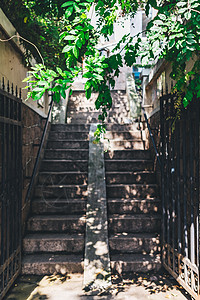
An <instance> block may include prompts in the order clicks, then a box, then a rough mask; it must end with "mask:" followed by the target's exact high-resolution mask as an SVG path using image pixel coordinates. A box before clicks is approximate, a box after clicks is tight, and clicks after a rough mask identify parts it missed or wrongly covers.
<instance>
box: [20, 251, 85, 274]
mask: <svg viewBox="0 0 200 300" xmlns="http://www.w3.org/2000/svg"><path fill="white" fill-rule="evenodd" d="M55 273H57V274H63V275H64V274H70V273H83V255H77V254H76V255H61V254H59V255H55V254H53V253H52V254H38V255H34V254H32V255H25V256H24V257H23V260H22V274H24V275H25V274H26V275H28V274H33V275H50V274H55Z"/></svg>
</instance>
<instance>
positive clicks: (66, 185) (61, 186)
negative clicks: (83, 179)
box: [36, 183, 87, 188]
mask: <svg viewBox="0 0 200 300" xmlns="http://www.w3.org/2000/svg"><path fill="white" fill-rule="evenodd" d="M44 187H48V188H67V187H79V188H81V187H87V184H86V183H85V184H62V183H61V184H54V185H53V184H51V185H48V184H46V185H39V184H38V185H37V186H36V188H44Z"/></svg>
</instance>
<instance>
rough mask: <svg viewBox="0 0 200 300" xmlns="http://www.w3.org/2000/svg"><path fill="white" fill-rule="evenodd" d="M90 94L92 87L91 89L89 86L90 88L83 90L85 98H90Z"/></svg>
mask: <svg viewBox="0 0 200 300" xmlns="http://www.w3.org/2000/svg"><path fill="white" fill-rule="evenodd" d="M91 94H92V89H91V87H90V88H88V89H87V90H86V91H85V95H86V98H87V99H90V97H91Z"/></svg>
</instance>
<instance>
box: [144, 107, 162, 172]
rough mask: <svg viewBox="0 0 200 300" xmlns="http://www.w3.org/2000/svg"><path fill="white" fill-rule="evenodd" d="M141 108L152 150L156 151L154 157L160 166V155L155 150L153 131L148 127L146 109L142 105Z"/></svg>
mask: <svg viewBox="0 0 200 300" xmlns="http://www.w3.org/2000/svg"><path fill="white" fill-rule="evenodd" d="M141 108H142V110H143V114H144V118H145V122H146V124H147V128H148V130H149V135H150V138H151V141H152V144H153V147H154V151H155V153H156V157H157V159H158V162H159V165H160V167H161V160H160V155H159V153H158V150H157V148H156V143H155V141H154V137H153V133H152V131H151V127H150V125H149V121H148V118H147V114H146V111H145V109H144V106H141Z"/></svg>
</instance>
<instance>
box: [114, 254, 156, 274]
mask: <svg viewBox="0 0 200 300" xmlns="http://www.w3.org/2000/svg"><path fill="white" fill-rule="evenodd" d="M111 268H112V273H113V274H116V273H117V274H122V275H123V274H126V273H130V274H133V272H134V273H136V272H140V273H147V272H150V271H159V270H160V268H161V259H160V256H159V255H154V256H151V255H148V254H147V255H143V254H121V255H120V254H117V255H112V256H111Z"/></svg>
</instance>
